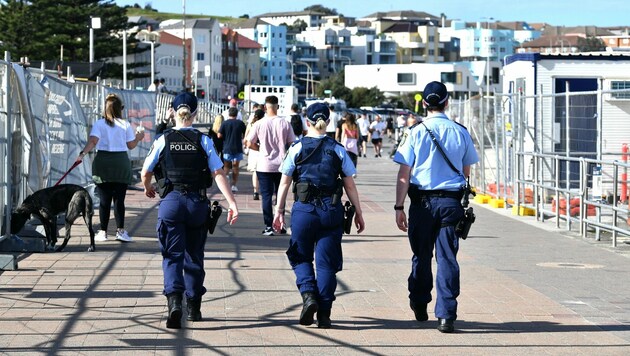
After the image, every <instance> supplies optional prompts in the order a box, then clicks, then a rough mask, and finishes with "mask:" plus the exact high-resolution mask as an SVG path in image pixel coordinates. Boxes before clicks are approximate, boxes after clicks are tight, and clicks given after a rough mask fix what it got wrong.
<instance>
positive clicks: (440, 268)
mask: <svg viewBox="0 0 630 356" xmlns="http://www.w3.org/2000/svg"><path fill="white" fill-rule="evenodd" d="M463 214H464V210H463V208H462V206H461V203H460V201H459V199H457V198H451V197H422V198H419V199H417V200H415V201H412V203H411V205H410V207H409V231H408V235H409V243H410V245H411V250H412V251H413V257H412V266H411V274H410V275H409V279H408V288H409V299H410V300H412V301H414V302H416V303H429V302H430V301H431V290H432V289H433V272H432V271H431V260H432V258H433V248H434V246H435V257H436V262H437V273H436V278H435V284H436V289H437V293H436V296H437V297H436V299H437V300H436V302H435V316H436V317H437V318H442V319H457V297H458V296H459V264H458V263H457V251H458V250H459V239H458V237H457V236H456V235H455V226H454V225H455V223H456V222H457V221H459V220H460V219H461V218H462V216H463Z"/></svg>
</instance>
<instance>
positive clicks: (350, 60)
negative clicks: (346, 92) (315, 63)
mask: <svg viewBox="0 0 630 356" xmlns="http://www.w3.org/2000/svg"><path fill="white" fill-rule="evenodd" d="M338 57H339V58H341V59H344V58H345V59H347V60H348V65H350V64H352V58H350V57H348V56H342V55H341V54H340V55H339V56H338ZM344 68H345V67H344Z"/></svg>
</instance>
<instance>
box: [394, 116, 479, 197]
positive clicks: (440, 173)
mask: <svg viewBox="0 0 630 356" xmlns="http://www.w3.org/2000/svg"><path fill="white" fill-rule="evenodd" d="M423 122H424V124H425V125H427V127H428V128H429V129H430V130H431V131H432V132H433V134H434V135H435V137H436V139H437V141H438V142H439V143H440V145H441V146H442V149H443V150H444V153H446V155H447V157H448V159H449V160H451V162H452V163H453V165H454V166H455V168H457V169H458V170H459V171H460V172H462V173H463V171H462V169H463V167H464V166H470V165H472V164H475V163H477V162H479V157H478V156H477V151H476V150H475V147H474V145H473V142H472V137H470V134H469V133H468V131H467V130H466V129H465V128H464V127H463V126H461V125H459V124H457V123H456V122H454V121H451V120H450V119H449V118H448V117H447V116H446V115H445V114H443V113H437V114H433V115H431V116H428V117H427V118H426V119H424V121H423ZM394 162H396V163H398V164H404V165H407V166H409V167H411V173H410V175H411V176H410V177H409V183H411V184H415V185H417V186H418V187H419V188H420V189H422V190H451V191H455V190H459V189H461V187H462V185H463V184H465V180H464V177H462V176H460V175H458V174H457V173H456V172H455V171H453V169H451V167H450V166H449V165H448V163H447V162H446V160H445V159H444V157H443V156H442V154H441V153H440V151H438V149H437V147H436V146H435V143H433V141H432V140H431V136H430V135H429V133H428V132H427V129H426V128H425V127H424V125H422V124H417V125H416V126H415V127H414V128H412V129H411V130H409V131H408V132H407V134H406V136H404V137H403V140H402V142H401V144H400V145H399V146H398V150H396V154H395V155H394Z"/></svg>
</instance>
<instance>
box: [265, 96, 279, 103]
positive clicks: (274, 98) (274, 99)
mask: <svg viewBox="0 0 630 356" xmlns="http://www.w3.org/2000/svg"><path fill="white" fill-rule="evenodd" d="M265 104H271V105H278V97H277V96H275V95H269V96H268V97H266V98H265Z"/></svg>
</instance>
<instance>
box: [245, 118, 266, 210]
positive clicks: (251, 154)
mask: <svg viewBox="0 0 630 356" xmlns="http://www.w3.org/2000/svg"><path fill="white" fill-rule="evenodd" d="M263 117H265V110H263V109H258V110H256V111H255V112H254V116H253V117H252V118H251V119H250V120H249V121H248V122H247V130H245V142H244V144H245V146H246V147H247V146H248V141H247V137H248V136H249V133H250V132H251V130H252V126H254V124H255V123H256V122H258V120H260V119H262V118H263ZM247 151H248V153H247V170H248V171H249V172H251V173H252V187H253V188H254V197H253V199H254V200H260V194H259V193H258V192H259V185H258V175H257V174H256V162H257V161H258V151H255V150H252V149H249V148H248V149H247Z"/></svg>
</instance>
